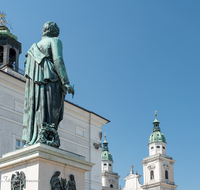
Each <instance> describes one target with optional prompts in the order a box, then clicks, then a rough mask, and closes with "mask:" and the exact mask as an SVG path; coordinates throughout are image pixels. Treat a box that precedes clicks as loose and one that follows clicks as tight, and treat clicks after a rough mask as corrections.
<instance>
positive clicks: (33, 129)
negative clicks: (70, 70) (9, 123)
mask: <svg viewBox="0 0 200 190" xmlns="http://www.w3.org/2000/svg"><path fill="white" fill-rule="evenodd" d="M42 33H43V37H42V39H41V41H40V42H38V43H34V44H33V45H32V46H31V48H30V49H29V50H28V52H27V54H26V57H27V59H26V60H25V64H26V68H25V74H24V76H25V77H26V88H25V102H24V117H23V137H22V138H23V140H24V141H26V145H25V146H29V145H33V144H36V143H38V142H40V143H45V144H48V145H50V146H54V147H57V148H58V147H59V146H60V139H59V135H58V132H57V129H58V125H59V123H60V121H61V120H62V119H63V112H64V99H65V95H66V94H67V92H68V93H69V94H70V93H72V95H74V88H73V87H72V86H71V85H70V82H69V79H68V76H67V72H66V68H65V64H64V61H63V54H62V42H61V40H60V39H59V38H58V35H59V28H58V26H57V24H56V23H54V22H47V23H45V24H44V26H43V30H42Z"/></svg>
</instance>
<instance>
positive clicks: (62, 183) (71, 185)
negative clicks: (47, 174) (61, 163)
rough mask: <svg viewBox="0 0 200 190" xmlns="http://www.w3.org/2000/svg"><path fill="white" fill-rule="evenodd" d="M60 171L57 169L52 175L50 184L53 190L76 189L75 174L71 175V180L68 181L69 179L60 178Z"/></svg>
mask: <svg viewBox="0 0 200 190" xmlns="http://www.w3.org/2000/svg"><path fill="white" fill-rule="evenodd" d="M59 176H60V172H59V171H56V172H55V174H54V175H53V176H52V177H51V180H50V184H51V190H76V182H75V180H74V175H73V174H71V175H70V176H69V178H70V180H69V181H68V183H67V179H62V178H61V179H59Z"/></svg>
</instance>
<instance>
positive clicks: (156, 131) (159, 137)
mask: <svg viewBox="0 0 200 190" xmlns="http://www.w3.org/2000/svg"><path fill="white" fill-rule="evenodd" d="M159 124H160V122H159V121H158V119H157V113H155V120H154V122H153V125H154V127H153V133H152V134H151V135H150V137H149V144H150V143H155V142H164V143H166V138H165V136H164V134H163V133H161V132H160V131H161V130H160V127H159Z"/></svg>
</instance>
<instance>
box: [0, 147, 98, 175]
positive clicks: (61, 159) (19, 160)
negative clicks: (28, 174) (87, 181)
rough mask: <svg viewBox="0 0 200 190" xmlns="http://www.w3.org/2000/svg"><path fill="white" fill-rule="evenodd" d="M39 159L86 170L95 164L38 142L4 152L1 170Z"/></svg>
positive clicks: (0, 161)
mask: <svg viewBox="0 0 200 190" xmlns="http://www.w3.org/2000/svg"><path fill="white" fill-rule="evenodd" d="M38 159H42V160H45V161H47V162H56V163H60V164H64V165H68V166H71V167H76V168H78V169H81V170H84V171H85V172H86V171H90V170H91V169H92V166H93V165H94V164H93V163H91V162H87V161H85V157H84V156H81V155H78V154H75V153H72V152H69V151H66V150H62V149H57V148H54V147H51V146H48V145H45V144H40V143H38V144H35V145H32V146H29V147H25V148H22V149H19V150H16V151H13V152H10V153H7V154H4V155H3V157H2V158H1V159H0V170H2V169H7V168H9V167H13V166H14V165H21V164H24V163H27V162H30V161H32V160H38Z"/></svg>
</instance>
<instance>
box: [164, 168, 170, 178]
mask: <svg viewBox="0 0 200 190" xmlns="http://www.w3.org/2000/svg"><path fill="white" fill-rule="evenodd" d="M165 179H169V176H168V171H167V170H165Z"/></svg>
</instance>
